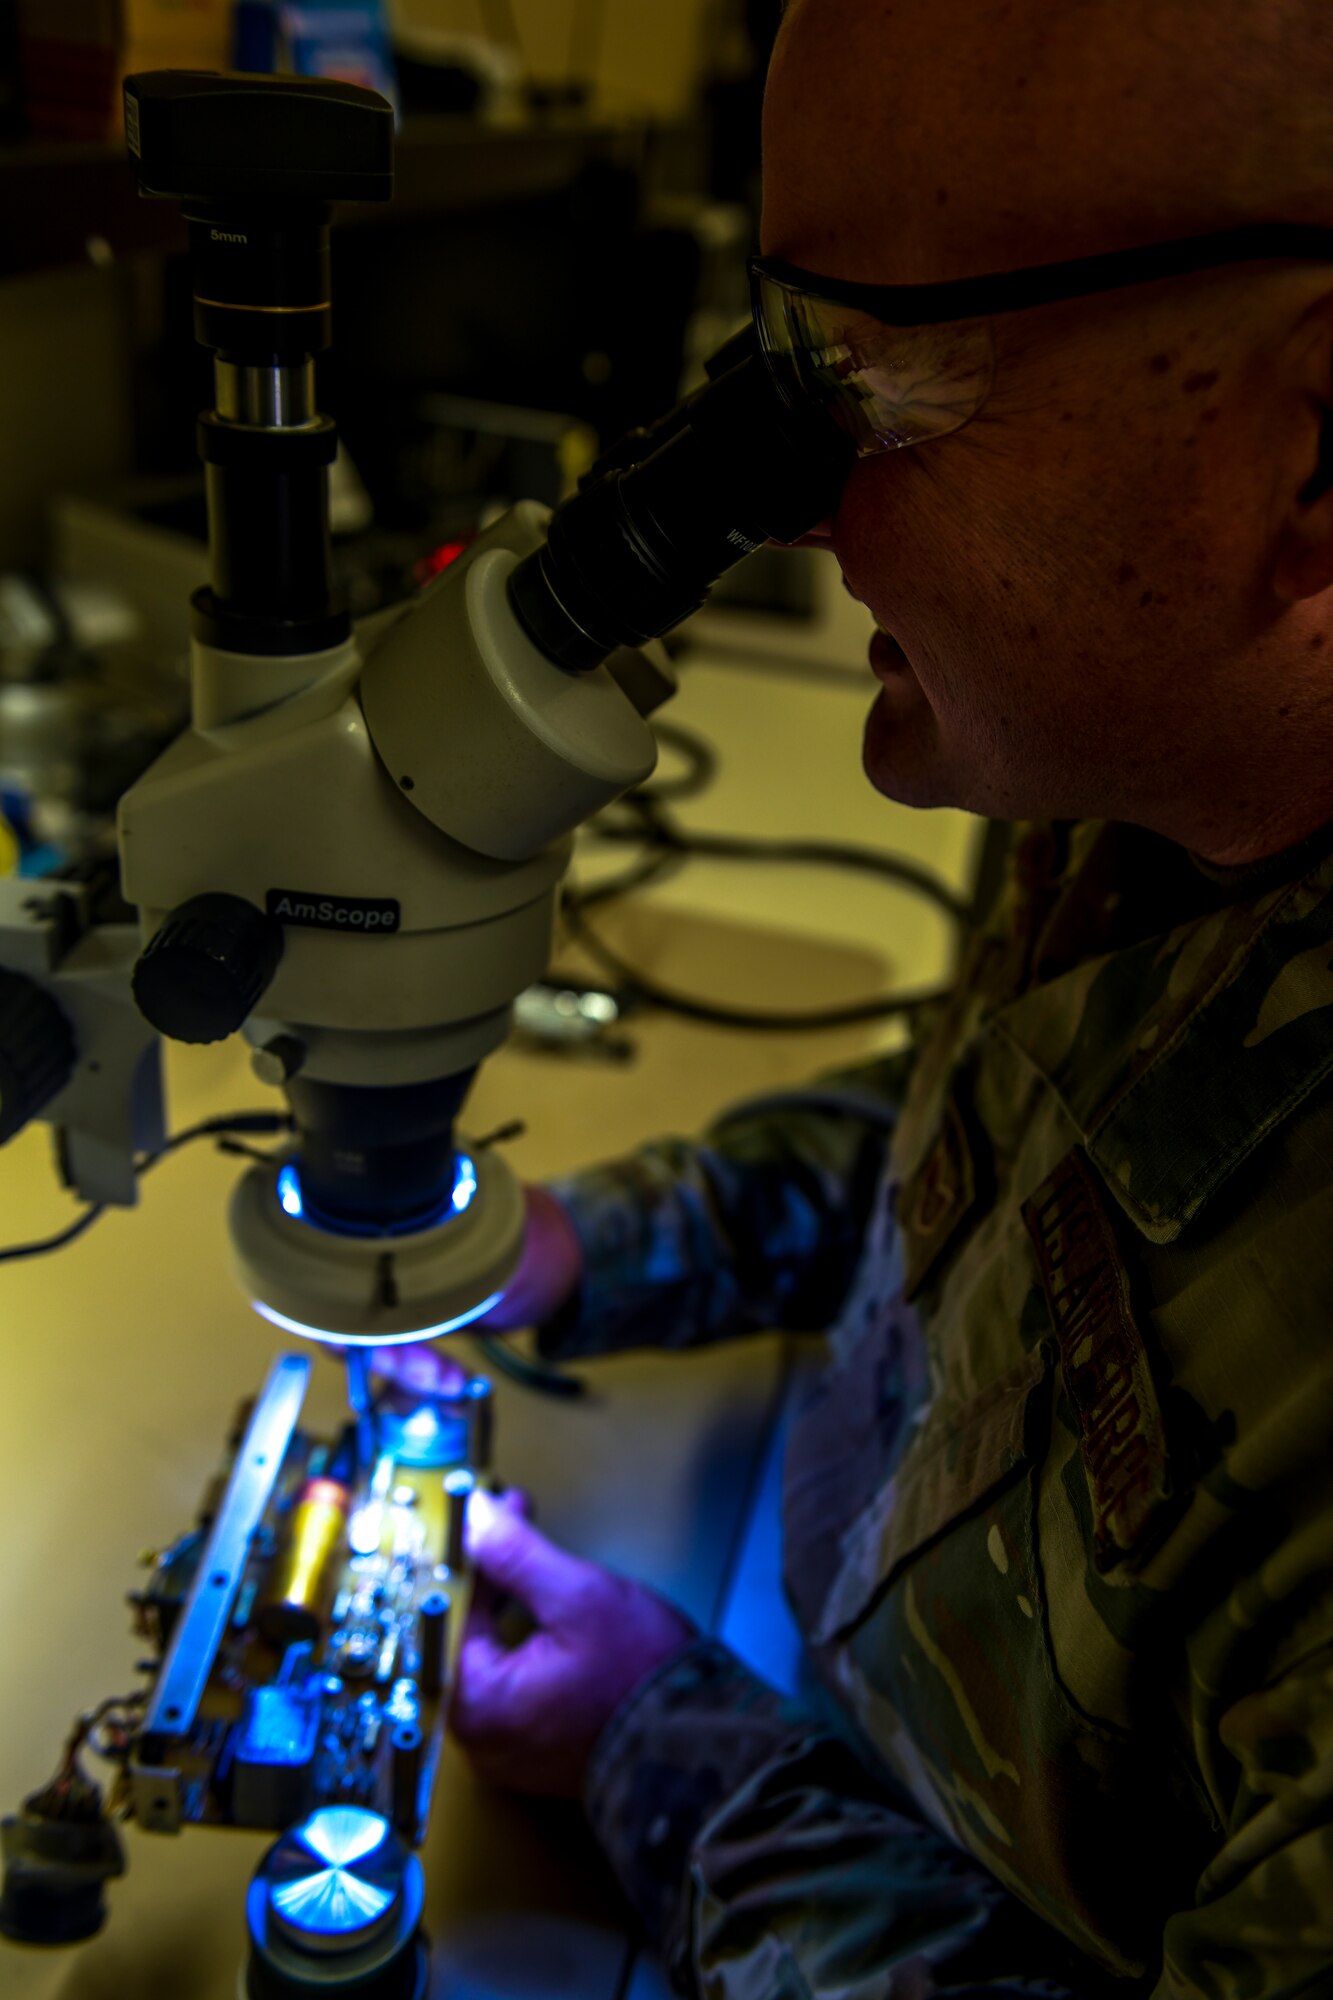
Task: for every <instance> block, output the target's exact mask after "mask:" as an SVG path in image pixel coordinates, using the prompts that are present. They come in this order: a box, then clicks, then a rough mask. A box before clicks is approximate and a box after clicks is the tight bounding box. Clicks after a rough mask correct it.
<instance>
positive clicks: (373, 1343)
mask: <svg viewBox="0 0 1333 2000" xmlns="http://www.w3.org/2000/svg"><path fill="white" fill-rule="evenodd" d="M500 1298H501V1294H500V1293H499V1292H492V1293H491V1295H490V1297H489V1298H488V1299H482V1300H481V1302H480V1303H479V1304H478V1305H475V1306H469V1307H468V1309H467V1311H466V1312H461V1313H458V1314H457V1315H456V1316H455V1317H454V1318H453V1319H446V1320H441V1321H440V1323H439V1325H438V1326H414V1327H413V1328H412V1330H411V1332H410V1333H334V1332H332V1331H331V1330H330V1329H329V1328H328V1327H325V1326H307V1325H306V1324H305V1322H304V1321H303V1320H299V1319H289V1318H288V1317H287V1314H286V1313H280V1312H279V1311H278V1310H277V1308H276V1307H274V1306H266V1305H265V1304H264V1302H263V1300H262V1299H251V1301H250V1304H251V1305H252V1306H253V1307H254V1310H255V1311H256V1312H257V1313H259V1314H260V1315H261V1316H262V1317H263V1318H264V1319H266V1320H267V1321H268V1322H269V1324H270V1325H271V1326H277V1327H281V1328H282V1331H283V1332H284V1333H295V1334H299V1335H300V1337H301V1339H302V1340H323V1341H327V1342H329V1343H330V1344H331V1345H332V1346H334V1347H404V1346H406V1344H407V1342H408V1341H410V1340H438V1339H439V1338H440V1337H441V1336H442V1335H444V1334H446V1333H457V1332H458V1330H459V1328H460V1327H464V1326H470V1325H471V1324H472V1322H473V1320H474V1319H480V1318H481V1317H482V1316H483V1314H485V1313H488V1312H489V1311H490V1310H491V1307H492V1306H495V1305H498V1304H499V1303H500Z"/></svg>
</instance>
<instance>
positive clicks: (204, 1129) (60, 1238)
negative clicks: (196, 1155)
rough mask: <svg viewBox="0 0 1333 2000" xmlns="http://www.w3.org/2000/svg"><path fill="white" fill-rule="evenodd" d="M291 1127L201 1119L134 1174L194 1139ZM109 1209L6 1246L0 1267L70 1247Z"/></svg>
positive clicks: (238, 1115)
mask: <svg viewBox="0 0 1333 2000" xmlns="http://www.w3.org/2000/svg"><path fill="white" fill-rule="evenodd" d="M291 1125H292V1121H291V1119H290V1118H289V1117H287V1115H286V1114H285V1113H284V1112H278V1111H236V1112H233V1113H231V1114H230V1116H227V1117H222V1118H205V1119H204V1120H203V1121H202V1122H201V1123H200V1124H198V1125H190V1126H187V1127H186V1129H185V1131H183V1132H176V1133H173V1134H172V1136H171V1138H169V1139H168V1140H167V1141H166V1143H165V1144H164V1145H162V1146H159V1148H158V1150H157V1151H156V1152H155V1153H147V1154H145V1156H144V1157H143V1159H141V1160H138V1161H136V1162H135V1168H134V1171H135V1174H136V1175H138V1176H140V1177H142V1176H143V1175H144V1174H146V1173H150V1172H151V1171H152V1169H153V1168H154V1167H155V1166H156V1165H157V1164H158V1162H159V1160H165V1159H166V1157H167V1155H168V1154H169V1153H174V1152H176V1151H177V1150H178V1149H179V1148H180V1147H181V1146H187V1145H189V1144H190V1142H191V1141H192V1140H194V1139H210V1138H218V1137H221V1136H223V1135H224V1134H226V1135H230V1134H232V1133H236V1132H248V1133H270V1134H276V1133H279V1132H289V1131H290V1130H291ZM109 1205H110V1204H108V1203H107V1202H104V1201H95V1202H93V1203H91V1204H90V1205H89V1207H87V1208H85V1209H84V1211H83V1213H82V1215H78V1216H76V1217H75V1218H74V1220H73V1222H71V1223H70V1225H69V1227H68V1228H67V1229H62V1230H60V1231H59V1232H58V1233H57V1234H56V1235H55V1236H46V1237H43V1238H42V1239H41V1240H40V1241H39V1242H36V1243H13V1244H10V1245H9V1247H8V1248H7V1249H4V1250H0V1264H10V1263H14V1262H16V1261H17V1260H18V1259H19V1258H20V1257H42V1256H45V1254H46V1252H47V1251H48V1250H62V1249H63V1248H64V1246H65V1245H66V1244H67V1243H73V1242H74V1240H75V1238H76V1237H79V1236H82V1235H83V1232H84V1230H85V1229H91V1228H92V1225H93V1224H94V1223H95V1222H96V1221H97V1219H98V1217H99V1216H101V1215H105V1213H106V1211H107V1208H108V1206H109Z"/></svg>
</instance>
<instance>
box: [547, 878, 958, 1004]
mask: <svg viewBox="0 0 1333 2000" xmlns="http://www.w3.org/2000/svg"><path fill="white" fill-rule="evenodd" d="M565 920H566V922H567V924H568V926H569V929H570V931H571V933H572V934H573V936H574V937H575V938H577V940H578V942H579V943H580V944H581V945H582V946H583V949H584V950H585V951H586V952H587V954H588V956H589V958H592V959H594V960H596V962H597V963H598V964H599V965H600V966H601V967H602V968H603V970H604V971H606V972H608V973H610V974H611V976H612V977H613V978H615V979H618V980H620V981H622V982H623V984H624V985H625V986H627V987H628V988H629V990H630V993H631V994H632V995H633V996H634V997H635V998H636V999H640V1000H647V1001H649V1002H650V1003H651V1004H652V1005H653V1006H654V1007H662V1008H664V1009H665V1010H666V1011H667V1012H668V1013H671V1014H680V1015H682V1016H683V1017H684V1018H685V1019H686V1020H687V1021H705V1022H707V1023H708V1024H709V1026H711V1027H715V1028H753V1029H756V1030H757V1031H759V1032H760V1033H773V1034H782V1033H787V1032H792V1031H796V1030H806V1029H808V1030H811V1031H815V1030H818V1029H821V1028H849V1027H855V1026H857V1025H858V1024H860V1023H862V1022H865V1021H885V1020H891V1019H892V1018H893V1017H894V1016H895V1015H897V1014H910V1013H912V1012H913V1011H914V1010H915V1009H916V1008H918V1007H924V1006H926V1005H928V1004H929V1003H931V1002H932V1001H938V1000H942V999H943V998H944V997H945V995H946V994H947V993H948V992H950V991H951V988H949V987H941V986H936V987H931V988H929V989H928V990H926V991H924V992H920V993H895V994H884V995H881V996H880V997H878V998H875V999H871V1000H854V1001H849V1002H848V1003H847V1004H846V1005H845V1006H842V1007H818V1008H812V1009H809V1010H801V1009H796V1010H791V1011H784V1010H782V1009H776V1008H775V1009H773V1010H771V1011H761V1010H759V1009H751V1008H748V1007H727V1006H724V1005H723V1004H722V1002H721V1001H713V1000H699V999H696V998H694V997H693V995H691V994H688V993H679V992H677V991H675V989H674V988H672V987H670V986H662V985H660V984H659V983H658V981H657V980H655V979H650V978H649V977H648V975H647V973H645V972H641V971H639V969H638V968H637V967H636V966H633V965H630V964H629V963H628V962H627V961H626V960H625V959H623V958H621V956H620V954H619V953H618V952H616V951H613V950H612V948H611V946H610V945H609V944H607V943H606V941H605V939H604V938H601V937H599V936H598V935H597V933H596V932H595V931H594V930H593V929H592V927H591V926H590V925H589V923H588V922H587V919H586V918H585V917H584V916H583V914H582V912H581V910H580V908H579V906H578V904H577V903H575V904H573V905H570V904H568V903H566V905H565ZM552 976H554V975H552ZM571 983H572V982H571Z"/></svg>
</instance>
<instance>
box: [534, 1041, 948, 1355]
mask: <svg viewBox="0 0 1333 2000" xmlns="http://www.w3.org/2000/svg"><path fill="white" fill-rule="evenodd" d="M910 1060H911V1058H910V1055H909V1054H908V1053H906V1052H904V1053H902V1054H895V1055H892V1056H885V1057H881V1058H880V1059H878V1060H877V1061H875V1062H873V1063H868V1064H865V1065H863V1066H862V1067H860V1068H858V1069H856V1070H851V1071H843V1072H840V1073H838V1074H836V1075H833V1076H828V1077H824V1078H822V1079H820V1080H819V1081H818V1082H816V1083H814V1084H812V1085H811V1086H810V1087H809V1088H808V1089H804V1090H794V1091H784V1092H782V1093H780V1094H775V1095H773V1096H770V1097H765V1098H762V1099H757V1100H754V1101H753V1102H751V1103H748V1104H743V1105H738V1106H737V1107H736V1108H735V1109H734V1110H732V1111H729V1112H727V1113H725V1114H724V1115H723V1116H722V1117H721V1118H719V1119H718V1120H717V1121H715V1123H714V1124H713V1125H712V1126H711V1127H710V1129H709V1130H708V1132H707V1133H705V1134H704V1136H703V1137H702V1138H701V1139H698V1140H690V1139H659V1140H656V1141H655V1142H654V1143H652V1144H651V1145H647V1146H643V1147H641V1148H640V1149H639V1150H638V1151H637V1152H636V1153H633V1154H630V1155H628V1156H627V1157H626V1158H624V1159H621V1160H616V1161H612V1162H610V1163H609V1164H607V1165H604V1166H600V1167H594V1168H591V1169H589V1170H588V1171H586V1172H583V1173H579V1174H573V1175H570V1176H567V1177H566V1178H564V1179H561V1180H557V1181H554V1182H552V1183H551V1191H552V1193H553V1194H555V1195H556V1196H557V1198H558V1199H559V1200H560V1201H561V1202H562V1203H563V1204H564V1206H565V1208H566V1209H567V1211H568V1213H569V1215H570V1218H571V1220H572V1221H573V1224H574V1228H575V1231H576V1232H577V1234H578V1237H579V1241H580V1243H581V1245H582V1247H583V1253H584V1263H585V1270H586V1277H585V1280H584V1284H583V1286H582V1289H581V1291H580V1293H579V1295H578V1297H577V1298H576V1299H575V1300H573V1301H572V1302H571V1304H570V1305H569V1306H568V1307H567V1308H565V1309H564V1310H563V1311H562V1312H561V1313H560V1314H558V1315H557V1316H556V1317H555V1318H554V1319H552V1320H550V1321H549V1322H548V1323H547V1324H546V1326H544V1327H543V1328H542V1329H540V1333H539V1344H540V1347H541V1351H542V1352H543V1353H544V1354H546V1355H548V1356H551V1357H558V1358H561V1359H568V1358H572V1357H576V1356H579V1355H585V1354H604V1353H611V1352H614V1351H617V1350H619V1349H622V1348H627V1347H649V1346H655V1347H670V1348H681V1347H692V1346H698V1345H701V1344H704V1343H706V1342H709V1341H715V1340H724V1339H728V1338H731V1337H732V1336H734V1335H736V1334H741V1333H748V1332H753V1331H757V1330H760V1329H764V1328H787V1329H792V1330H798V1331H805V1330H815V1329H820V1328H822V1327H824V1326H826V1325H828V1323H829V1322H830V1321H831V1320H832V1319H833V1318H834V1317H835V1316H836V1313H837V1310H838V1307H839V1305H840V1304H841V1302H842V1299H843V1296H844V1295H845V1293H846V1291H847V1288H848V1286H849V1284H850V1282H851V1278H852V1274H853V1271H854V1270H855V1267H856V1263H857V1259H858V1256H859V1254H860V1247H861V1239H862V1235H863V1233H864V1230H865V1225H866V1222H867V1219H868V1217H869V1214H870V1209H871V1205H872V1203H873V1200H874V1196H875V1191H876V1188H877V1186H878V1184H879V1179H880V1175H881V1173H882V1170H883V1164H884V1159H885V1155H886V1152H887V1148H888V1140H889V1136H890V1133H891V1131H892V1128H893V1124H894V1121H895V1119H896V1117H897V1112H898V1107H899V1104H900V1103H901V1100H902V1095H903V1091H904V1089H905V1087H906V1077H907V1070H908V1066H909V1064H910Z"/></svg>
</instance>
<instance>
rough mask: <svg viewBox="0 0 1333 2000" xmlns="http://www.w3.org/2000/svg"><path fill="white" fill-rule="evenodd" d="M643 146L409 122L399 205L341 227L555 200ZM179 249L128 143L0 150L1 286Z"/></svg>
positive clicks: (633, 133)
mask: <svg viewBox="0 0 1333 2000" xmlns="http://www.w3.org/2000/svg"><path fill="white" fill-rule="evenodd" d="M644 142H645V130H644V128H643V127H641V126H630V125H621V126H612V125H593V124H589V123H586V122H583V121H580V120H577V119H573V118H562V119H559V120H556V119H552V120H549V121H543V122H541V123H540V124H538V123H527V124H515V125H492V126H487V125H478V124H475V123H472V122H471V121H469V120H466V119H452V118H417V119H413V120H409V121H408V122H407V123H406V124H405V125H404V126H403V128H402V130H401V131H400V132H399V135H398V141H397V147H396V161H395V192H394V199H393V201H392V202H389V203H385V204H383V205H380V204H373V205H372V204H369V203H366V204H357V205H356V206H349V207H348V208H346V209H345V210H344V211H343V212H342V213H341V215H340V216H339V221H340V222H342V223H361V224H365V223H373V222H381V221H386V220H392V221H400V220H402V219H403V218H404V217H405V216H409V215H423V214H431V213H443V212H447V211H449V210H455V211H457V210H460V209H467V208H478V207H485V206H489V205H491V204H493V203H497V202H507V201H518V200H522V199H524V198H530V197H533V196H537V195H542V194H551V193H555V192H557V191H558V190H559V189H560V188H562V187H568V186H569V184H570V183H571V182H572V181H573V180H574V179H576V178H577V176H578V174H579V173H580V172H581V171H582V170H583V168H584V167H586V166H587V165H588V164H589V163H590V162H592V161H593V160H614V161H616V162H618V163H621V164H628V163H631V162H633V161H635V160H637V159H638V158H640V157H641V154H642V150H643V146H644ZM184 245H185V230H184V227H183V225H182V223H181V220H180V216H179V213H178V212H177V209H176V206H175V204H174V203H173V202H167V201H142V200H140V198H139V195H138V192H137V190H136V188H135V185H134V177H133V175H132V173H131V171H130V167H129V163H128V161H127V160H126V157H125V154H124V151H123V149H122V148H121V147H119V146H113V145H110V144H106V145H96V144H81V143H61V142H59V141H53V140H33V141H32V142H30V143H29V144H27V145H19V146H9V147H5V148H0V279H3V278H12V277H19V276H22V275H23V274H25V273H28V272H34V271H41V270H50V269H52V268H55V267H59V266H62V265H71V264H82V263H86V262H88V261H92V262H94V263H101V262H105V261H108V260H109V259H111V258H118V257H127V256H131V255H133V254H134V253H135V252H137V251H144V250H175V249H183V248H184Z"/></svg>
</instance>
